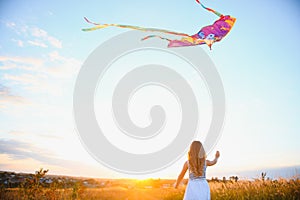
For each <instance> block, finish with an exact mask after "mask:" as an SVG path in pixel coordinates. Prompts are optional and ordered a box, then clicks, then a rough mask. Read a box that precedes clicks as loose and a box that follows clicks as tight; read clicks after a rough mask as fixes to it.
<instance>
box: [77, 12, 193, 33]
mask: <svg viewBox="0 0 300 200" xmlns="http://www.w3.org/2000/svg"><path fill="white" fill-rule="evenodd" d="M84 19H85V21H86V22H88V23H90V24H93V25H95V26H94V27H92V28H84V29H82V30H83V31H94V30H97V29H102V28H107V27H110V26H114V27H119V28H128V29H134V30H139V31H147V32H148V31H150V32H161V33H167V34H172V35H179V36H186V37H188V36H189V35H188V34H186V33H178V32H174V31H169V30H165V29H157V28H143V27H140V26H131V25H122V24H98V23H95V22H91V21H90V20H88V19H87V18H86V17H84Z"/></svg>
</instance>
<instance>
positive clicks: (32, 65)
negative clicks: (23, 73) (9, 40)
mask: <svg viewBox="0 0 300 200" xmlns="http://www.w3.org/2000/svg"><path fill="white" fill-rule="evenodd" d="M43 64H44V61H43V60H42V59H38V58H32V57H19V56H0V70H1V69H2V70H9V69H23V70H28V71H35V70H38V68H40V67H42V65H43Z"/></svg>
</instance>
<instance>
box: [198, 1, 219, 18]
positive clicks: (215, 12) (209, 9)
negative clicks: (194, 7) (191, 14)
mask: <svg viewBox="0 0 300 200" xmlns="http://www.w3.org/2000/svg"><path fill="white" fill-rule="evenodd" d="M196 1H197V3H199V4H200V5H201V6H202V8H204V9H206V10H208V11H210V12H213V13H214V14H215V15H217V16H219V17H222V16H223V14H221V13H219V12H217V11H215V10H213V9H211V8H207V7H205V6H204V5H203V4H202V3H201V2H200V0H196Z"/></svg>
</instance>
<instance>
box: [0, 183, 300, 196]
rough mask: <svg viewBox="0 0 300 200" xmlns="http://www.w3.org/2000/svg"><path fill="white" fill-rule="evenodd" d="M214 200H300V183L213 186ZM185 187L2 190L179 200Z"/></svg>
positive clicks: (5, 190) (5, 192) (15, 193)
mask: <svg viewBox="0 0 300 200" xmlns="http://www.w3.org/2000/svg"><path fill="white" fill-rule="evenodd" d="M209 185H210V188H211V197H212V199H225V200H226V199H251V200H252V199H254V200H255V199H274V200H275V199H276V200H277V199H289V200H290V199H291V200H293V199H294V200H300V180H290V181H288V180H284V179H282V180H278V181H238V182H230V181H228V182H210V183H209ZM183 195H184V187H182V188H180V189H177V190H176V189H173V188H149V189H146V188H128V187H121V186H112V187H107V188H83V187H79V188H75V189H74V188H69V189H53V188H40V189H39V190H38V191H35V195H31V196H26V193H24V189H22V188H19V189H18V188H16V189H8V188H2V189H1V190H0V199H7V200H10V199H16V200H18V199H25V200H26V199H41V200H43V199H45V200H48V199H49V200H56V199H62V200H71V199H87V200H96V199H101V200H117V199H118V200H122V199H124V200H125V199H127V200H139V199H143V200H160V199H162V200H179V199H182V198H183Z"/></svg>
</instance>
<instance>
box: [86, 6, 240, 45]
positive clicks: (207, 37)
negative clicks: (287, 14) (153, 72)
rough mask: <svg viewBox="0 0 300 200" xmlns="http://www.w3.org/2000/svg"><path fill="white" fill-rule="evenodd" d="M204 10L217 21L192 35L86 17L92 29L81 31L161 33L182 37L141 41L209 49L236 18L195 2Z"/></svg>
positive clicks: (231, 25) (227, 30)
mask: <svg viewBox="0 0 300 200" xmlns="http://www.w3.org/2000/svg"><path fill="white" fill-rule="evenodd" d="M196 2H197V3H199V4H200V5H201V6H202V7H203V8H204V9H206V10H208V11H210V12H212V13H214V14H215V15H217V16H218V17H219V19H218V20H217V21H215V22H214V23H213V24H212V25H209V26H205V27H203V28H201V29H200V31H199V32H198V33H196V34H194V35H189V34H186V33H179V32H174V31H169V30H165V29H157V28H144V27H139V26H131V25H121V24H98V23H94V22H91V21H89V20H88V19H87V18H86V17H85V18H84V19H85V20H86V22H88V23H90V24H93V25H95V26H94V27H92V28H85V29H82V30H83V31H94V30H97V29H102V28H106V27H111V26H114V27H119V28H127V29H133V30H139V31H147V32H161V33H166V34H171V35H177V36H182V38H181V39H180V40H171V39H168V38H165V37H161V36H159V35H149V36H147V37H145V38H142V40H146V39H149V38H154V37H158V38H160V39H163V40H167V41H168V42H169V44H168V47H184V46H195V45H202V44H206V45H208V47H209V48H210V49H211V47H212V45H213V43H215V42H219V41H221V40H222V39H223V38H224V37H225V36H226V35H227V34H228V33H229V31H230V30H231V29H232V27H233V25H234V23H235V21H236V18H234V17H231V16H230V15H223V14H221V13H219V12H217V11H215V10H213V9H211V8H207V7H205V6H204V5H203V4H202V3H201V2H200V0H196Z"/></svg>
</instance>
